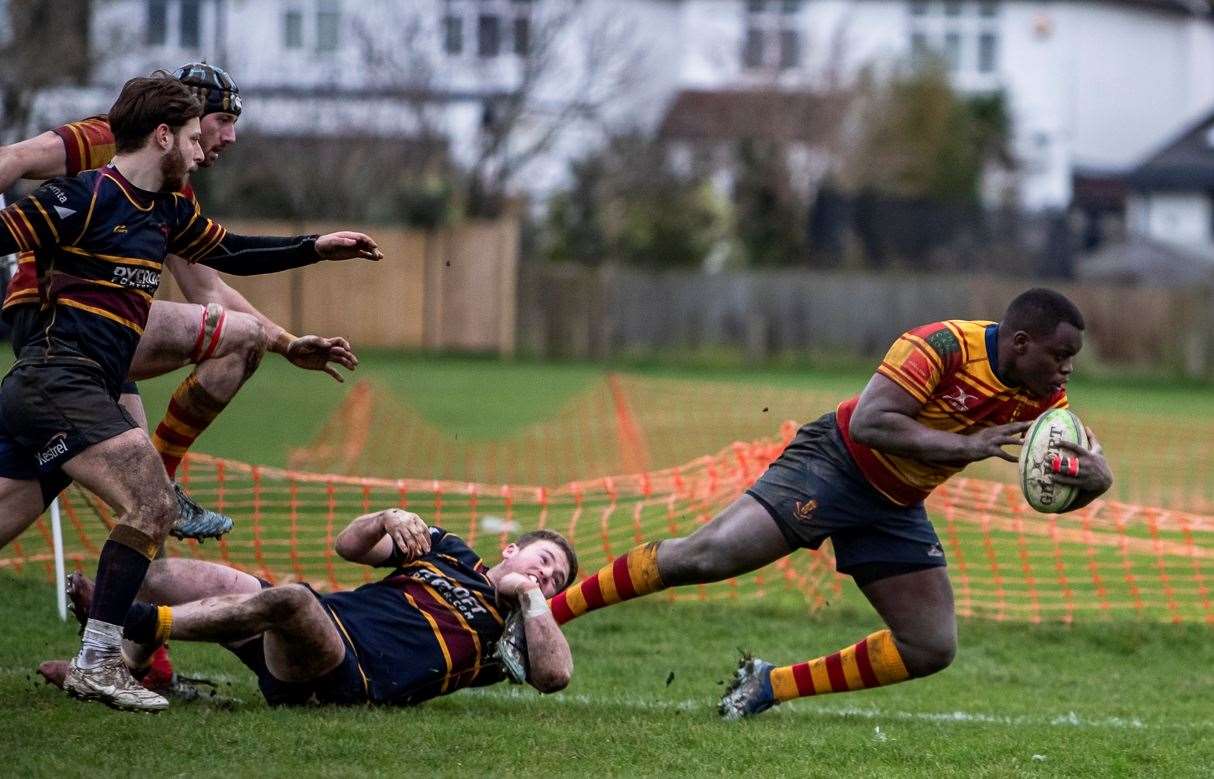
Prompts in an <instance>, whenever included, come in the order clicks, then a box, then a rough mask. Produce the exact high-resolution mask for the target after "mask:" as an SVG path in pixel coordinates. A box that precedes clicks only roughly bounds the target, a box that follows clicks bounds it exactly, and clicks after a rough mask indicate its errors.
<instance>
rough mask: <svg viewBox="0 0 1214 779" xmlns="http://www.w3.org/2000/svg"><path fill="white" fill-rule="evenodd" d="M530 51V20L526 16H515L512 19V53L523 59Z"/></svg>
mask: <svg viewBox="0 0 1214 779" xmlns="http://www.w3.org/2000/svg"><path fill="white" fill-rule="evenodd" d="M530 49H531V19H530V18H528V17H526V16H516V17H514V53H515V54H517V55H519V56H520V57H523V56H526V54H527V52H528V51H529V50H530Z"/></svg>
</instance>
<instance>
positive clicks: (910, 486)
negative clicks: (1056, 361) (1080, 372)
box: [836, 319, 1067, 506]
mask: <svg viewBox="0 0 1214 779" xmlns="http://www.w3.org/2000/svg"><path fill="white" fill-rule="evenodd" d="M997 338H998V325H997V323H995V322H972V321H967V320H961V319H950V320H948V321H945V322H933V323H932V324H929V325H923V326H922V327H917V328H915V329H914V330H910V331H908V332H906V333H903V334H902V336H901V337H900V338H898V340H897V341H895V342H894V345H893V346H891V347H890V349H889V352H888V353H887V354H886V355H885V359H884V360H882V362H881V365H880V366H879V367H878V368H877V373H879V374H881V375H882V376H884V377H886V378H887V379H889V380H890V381H892V382H894V383H895V384H897V385H898V386H899V387H901V388H902V389H903V390H905V391H906V392H907V393H909V394H910V395H911V396H912V397H914V398H915V400H917V401H919V402H920V403H921V404H922V406H921V407H920V409H919V412H918V413H917V414H916V415H915V421H917V422H919V423H920V424H923V425H925V426H927V427H930V428H933V429H935V430H944V431H947V432H950V433H960V434H961V435H969V434H971V433H973V432H975V431H978V430H981V429H983V428H987V427H994V426H995V425H1003V424H1007V423H1009V422H1018V421H1023V420H1031V419H1036V418H1037V417H1038V416H1040V415H1041V413H1042V412H1044V411H1046V410H1047V409H1051V408H1063V407H1065V406H1066V405H1067V398H1066V391H1065V390H1059V391H1058V392H1056V393H1055V394H1054V395H1053V396H1051V397H1049V398H1047V399H1045V400H1041V399H1038V398H1034V397H1032V396H1030V395H1028V394H1027V393H1026V392H1024V391H1023V390H1021V389H1019V388H1017V387H1009V386H1007V385H1006V384H1004V383H1003V382H1002V381H1000V380H999V377H998V375H997V374H996V365H995V362H996V359H997V356H998V355H997V353H996V350H995V344H996V343H997ZM858 402H859V397H858V396H857V397H853V398H850V399H848V400H846V401H844V402H843V403H841V404H839V408H838V411H837V417H836V421H837V424H838V426H839V433H840V434H841V435H842V437H843V441H844V443H846V444H847V449H848V451H849V452H850V453H851V456H852V458H853V459H854V460H855V461H856V464H857V465H858V466H859V467H860V470H861V471H862V472H863V473H864V475H865V477H867V478H868V481H869V482H870V483H871V484H872V485H873V487H875V488H876V489H877V490H878V491H880V492H881V493H882V494H883V495H885V496H886V497H887V498H889V499H890V500H892V501H893V502H894V503H897V504H899V505H903V506H909V505H911V504H914V503H918V502H920V501H922V500H924V499H925V498H926V497H927V496H928V495H929V494H931V491H932V490H934V489H935V488H936V487H937V486H939V485H940V484H942V483H943V482H944V481H945V480H946V479H948V478H949V477H950V476H952V475H953V474H955V473H957V472H958V471H960V470H961V469H960V468H954V467H951V466H942V465H929V464H927V463H923V462H919V461H918V460H915V459H912V458H910V457H902V456H899V455H893V454H888V453H886V452H880V451H877V450H875V449H872V448H870V447H867V446H864V445H863V444H860V443H857V442H856V441H854V440H852V438H851V435H850V434H849V433H848V429H847V428H848V425H849V424H850V423H851V418H852V414H853V413H854V412H855V410H856V405H857V403H858Z"/></svg>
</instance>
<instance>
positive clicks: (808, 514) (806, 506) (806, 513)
mask: <svg viewBox="0 0 1214 779" xmlns="http://www.w3.org/2000/svg"><path fill="white" fill-rule="evenodd" d="M796 506H797V509H796V511H794V512H793V514H794V515H795V516H796V518H797V519H799V520H801V521H802V522H808V521H809V520H811V519H813V515H814V509H816V508H817V507H818V501H816V500H807V501H805V502H804V503H802V502H801V501H797V503H796Z"/></svg>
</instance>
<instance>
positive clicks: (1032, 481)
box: [1020, 408, 1088, 514]
mask: <svg viewBox="0 0 1214 779" xmlns="http://www.w3.org/2000/svg"><path fill="white" fill-rule="evenodd" d="M1059 441H1070V442H1071V443H1073V444H1079V445H1080V446H1082V447H1083V448H1084V449H1086V448H1087V447H1088V434H1087V432H1086V431H1085V430H1084V429H1083V423H1082V422H1080V421H1079V417H1077V416H1075V414H1074V413H1073V412H1072V411H1071V410H1070V409H1065V408H1055V409H1050V410H1049V411H1047V412H1045V413H1044V414H1042V415H1041V416H1039V417H1037V419H1036V421H1035V422H1033V425H1032V427H1030V428H1029V429H1028V432H1027V433H1025V434H1024V445H1023V446H1021V447H1020V490H1021V491H1022V492H1023V493H1024V499H1025V500H1026V501H1028V504H1029V505H1030V506H1032V507H1033V508H1034V509H1036V510H1037V511H1040V512H1041V513H1043V514H1060V513H1062V512H1063V511H1066V510H1067V509H1068V508H1069V507H1070V505H1071V504H1072V503H1074V502H1075V498H1076V497H1077V496H1078V495H1079V490H1078V489H1077V488H1075V487H1070V486H1064V485H1062V484H1055V483H1054V474H1053V472H1052V471H1051V470H1050V461H1051V460H1052V459H1053V458H1054V457H1055V456H1059V455H1061V456H1065V457H1072V458H1073V457H1074V456H1075V455H1074V454H1072V453H1071V452H1069V451H1068V450H1066V449H1062V448H1061V447H1059V446H1058V442H1059Z"/></svg>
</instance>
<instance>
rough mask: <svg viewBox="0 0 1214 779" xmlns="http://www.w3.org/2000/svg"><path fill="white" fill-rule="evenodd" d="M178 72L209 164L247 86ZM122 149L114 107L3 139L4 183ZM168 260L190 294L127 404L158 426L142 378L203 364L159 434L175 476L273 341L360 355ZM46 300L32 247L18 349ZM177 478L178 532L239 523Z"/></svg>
mask: <svg viewBox="0 0 1214 779" xmlns="http://www.w3.org/2000/svg"><path fill="white" fill-rule="evenodd" d="M175 75H176V77H177V79H178V80H179V81H181V83H183V84H185V85H186V86H187V87H189V88H190V90H191V91H192V92H193V93H194V94H195V95H196V96H197V97H198V98H199V100H200V101H202V104H203V116H202V119H201V122H200V125H201V131H202V137H201V143H202V149H203V153H204V158H203V159H202V161H201V162H199V167H209V166H211V165H213V164H215V162H216V161H217V160H218V159H219V156H220V154H221V153H222V151H223V150H224V149H225V148H227V147H228V146H230V145H231V144H233V143H235V142H236V123H237V120H238V119H239V118H240V114H241V107H242V106H241V98H240V90H239V88H238V87H237V86H236V83H235V82H234V81H233V80H232V78H231V76H229V75H228V74H227V73H226V72H225V71H224V70H223V69H221V68H218V67H215V66H214V65H209V64H207V63H205V62H204V63H192V64H188V65H183V66H182V67H181V68H178V70H177V72H176V74H175ZM113 156H114V135H113V132H112V131H111V129H110V125H109V121H108V120H107V119H106V118H105V117H104V116H98V117H93V118H90V119H85V120H82V121H79V122H73V123H71V124H67V125H64V126H62V127H58V128H56V129H54V130H50V131H48V132H45V133H42V134H41V135H38V136H36V137H34V138H31V139H29V140H26V141H21V142H20V143H16V144H13V145H11V146H7V147H3V148H0V192H3V191H6V190H8V189H9V188H10V187H11V186H12V185H13V183H14V182H15V181H16V180H17V179H19V178H34V179H45V178H51V177H54V176H64V175H66V176H74V175H76V174H77V173H79V172H81V171H84V170H92V169H95V168H100V167H102V166H104V165H105V164H107V163H108V162H109V161H110V159H111V158H112V157H113ZM182 192H183V194H185V195H187V196H188V197H190V198H191V199H192V198H193V197H194V194H193V189H192V188H191V187H190V186H189V184H186V185H185V186H184V187H183V189H182ZM168 268H169V270H170V271H171V272H172V273H173V277H174V278H175V279H176V280H177V283H178V285H179V286H180V287H181V290H182V292H183V293H184V294H185V296H186V299H187V300H189V301H190V302H189V303H173V302H169V301H164V300H156V301H153V303H152V308H151V313H150V314H149V316H148V323H147V328H146V330H145V333H144V336H143V339H142V340H141V341H140V344H139V348H138V350H137V351H136V353H135V358H134V361H133V362H132V364H131V369H130V375H129V376H128V379H129V380H128V381H127V382H126V383H125V384H123V387H122V396H121V398H120V403H121V404H122V406H123V408H125V409H126V410H127V411H128V412H129V413H130V414H131V415H132V416H133V417H134V418H135V420H136V421H137V422H138V423H139V424H140V425H141V426H142V427H143V428H144V429H148V430H149V433H152V431H151V430H150V429H149V428H148V423H147V415H146V413H145V412H144V409H143V403H142V401H141V399H140V397H139V391H138V388H137V387H136V385H135V381H136V380H143V379H149V378H153V377H156V376H161V375H164V374H166V373H170V372H172V371H174V370H177V369H178V368H181V367H184V366H186V365H190V364H193V365H194V366H195V368H194V370H193V371H192V372H191V373H190V375H188V376H187V377H186V378H185V380H184V381H182V383H181V385H180V386H178V388H177V390H176V391H175V392H174V393H173V396H172V399H171V400H170V402H169V408H168V411H167V412H166V414H165V416H164V419H163V420H161V422H160V423H159V424H158V425H157V426H156V429H155V432H154V433H152V443H153V445H155V447H156V450H157V451H158V452H159V453H160V458H161V460H162V461H163V462H164V467H165V470H166V471H167V472H168V474H169V478H170V479H172V478H175V476H176V473H177V467H178V465H179V464H180V462H181V460H182V458H183V457H184V456H185V453H186V451H188V450H189V448H190V446H191V445H192V444H193V443H194V441H195V440H196V439H197V438H198V436H200V435H201V434H202V432H203V431H204V430H206V429H207V427H208V426H210V424H211V423H212V422H213V421H214V420H215V418H216V417H217V416H218V415H219V414H220V413H222V411H223V409H224V408H225V407H226V406H227V405H228V403H229V402H230V401H231V400H232V398H233V397H234V396H235V394H236V392H237V391H238V390H239V389H240V388H241V386H243V385H244V383H245V382H246V381H248V379H249V377H250V376H252V374H253V372H254V371H255V370H256V369H257V367H258V365H259V364H260V362H261V358H262V355H263V354H265V352H266V350H267V348H268V349H269V350H270V351H274V352H277V353H279V354H282V355H283V356H284V357H286V358H287V359H288V360H290V361H291V362H292V363H293V364H295V365H297V366H299V367H301V368H306V369H310V370H322V371H325V372H326V373H328V374H329V375H330V376H332V377H333V378H335V379H337V380H338V381H341V380H342V379H341V376H340V375H339V374H338V373H337V371H336V370H335V369H334V368H333V367H332V366H331V365H330V363H335V364H337V365H341V366H343V367H345V368H347V369H353V368H354V367H355V366H356V365H357V364H358V359H357V357H356V356H355V355H354V353H353V351H352V350H351V349H350V344H349V343H348V342H347V341H346V340H345V339H344V338H322V337H319V336H314V335H308V336H303V337H299V338H297V337H295V336H293V335H291V334H290V333H288V332H287V331H286V329H284V328H283V327H281V326H280V325H278V324H276V323H275V322H273V321H272V320H271V319H270V318H269V317H267V316H265V315H264V314H262V313H261V312H260V311H258V310H257V309H256V308H254V307H253V306H252V304H250V303H249V302H248V301H247V300H246V299H245V298H244V297H243V296H242V295H241V294H240V293H239V292H237V291H236V290H234V289H232V288H231V287H230V286H228V285H227V284H226V283H224V281H223V279H222V278H221V277H220V275H219V273H218V272H217V271H216V270H215V269H213V268H209V267H206V266H204V265H201V264H192V263H188V262H186V261H185V260H183V259H182V258H180V257H176V256H171V257H169V260H168ZM38 302H39V301H38V276H37V273H36V271H35V262H34V255H33V253H32V252H22V253H21V254H20V256H19V258H18V265H17V272H16V274H15V275H14V276H13V278H12V280H11V281H10V282H9V287H8V292H7V295H6V296H5V299H4V309H3V316H4V319H5V321H6V323H7V324H9V325H10V327H11V328H12V341H13V351H14V353H17V352H19V351H20V350H21V347H22V346H23V345H24V343H25V341H26V339H27V338H28V335H29V333H30V330H31V328H32V326H33V322H34V320H35V319H36V317H37V311H38ZM4 466H5V464H4V463H2V462H0V475H5V471H4ZM56 476H60V474H56ZM66 486H67V482H66V481H65V480H63V479H61V478H60V479H57V480H49V479H48V480H47V481H44V483H43V492H44V502H45V503H46V504H49V503H50V501H51V500H52V499H53V498H54V497H55V496H56V495H58V494H59V493H60V492H61V491H62V490H63V489H64V488H65V487H66ZM174 487H175V489H176V492H177V500H178V508H179V512H180V514H179V516H178V518H177V521H176V523H175V525H174V527H173V529H172V530H171V533H172V535H174V536H176V537H178V538H196V539H202V538H213V537H218V536H220V535H223V534H224V533H226V532H228V530H230V529H231V527H232V520H231V519H230V518H228V517H225V516H222V515H220V514H217V513H215V512H212V511H207V510H205V509H202V508H200V507H199V506H198V505H197V504H195V503H194V502H193V501H192V500H191V499H190V498H189V497H188V496H187V495H186V494H185V493H184V492H183V491H182V490H181V487H180V485H176V484H175V485H174ZM39 514H41V510H39V511H37V512H36V513H34V510H33V509H32V508H31V510H30V511H29V512H26V513H23V514H16V515H9V516H3V517H0V547H3V546H4V545H5V544H7V543H8V542H9V541H11V540H12V539H14V538H16V537H17V536H18V535H20V534H21V532H22V531H24V530H25V529H26V528H27V527H29V525H30V524H32V523H33V522H34V520H36V519H37V518H38V515H39Z"/></svg>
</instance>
